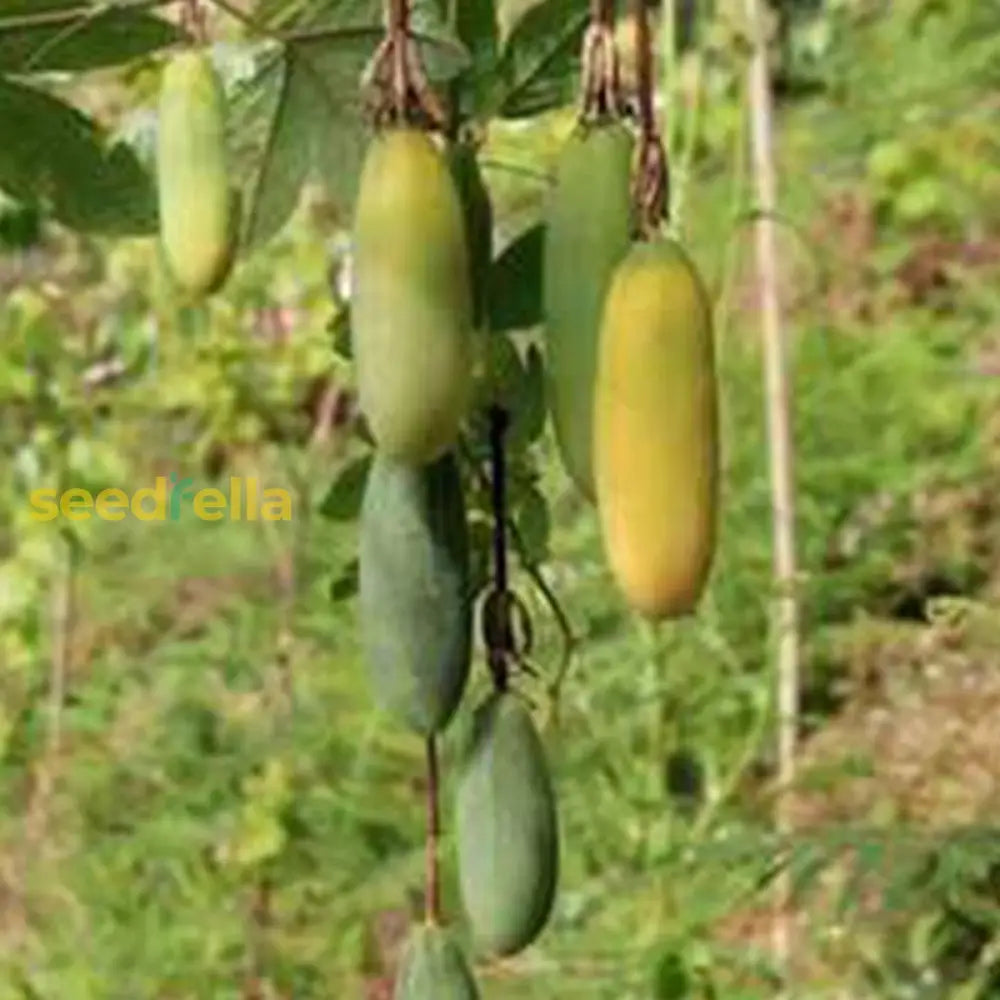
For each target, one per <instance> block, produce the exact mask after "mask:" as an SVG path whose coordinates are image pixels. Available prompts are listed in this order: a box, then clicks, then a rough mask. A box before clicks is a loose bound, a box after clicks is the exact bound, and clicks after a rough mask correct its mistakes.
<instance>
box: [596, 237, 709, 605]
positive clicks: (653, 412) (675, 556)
mask: <svg viewBox="0 0 1000 1000" xmlns="http://www.w3.org/2000/svg"><path fill="white" fill-rule="evenodd" d="M594 473H595V483H596V488H597V506H598V510H599V514H600V521H601V529H602V533H603V537H604V546H605V551H606V553H607V557H608V562H609V564H610V566H611V569H612V572H613V573H614V576H615V578H616V579H617V581H618V584H619V586H620V587H621V589H622V592H623V593H624V595H625V597H626V599H627V600H628V602H629V604H630V605H632V607H633V608H634V609H635V610H637V611H639V612H640V613H642V614H644V615H646V616H647V617H649V618H652V619H660V618H667V617H677V616H680V615H684V614H688V613H690V612H691V611H693V610H694V608H695V606H696V605H697V602H698V599H699V597H700V596H701V592H702V590H703V588H704V585H705V581H706V579H707V577H708V573H709V570H710V568H711V563H712V556H713V552H714V548H715V530H716V529H715V520H716V504H717V491H718V404H717V390H716V376H715V360H714V348H713V342H712V314H711V306H710V303H709V300H708V296H707V293H706V292H705V289H704V286H703V284H702V282H701V280H700V278H699V277H698V274H697V272H696V270H695V268H694V265H693V264H692V263H691V261H690V260H689V259H688V257H687V255H686V254H685V253H684V251H683V250H682V249H681V248H680V247H679V246H678V245H677V244H676V243H673V242H671V241H657V242H653V243H639V244H636V245H635V246H633V248H632V249H631V250H630V251H629V254H628V256H627V257H626V258H625V259H624V260H623V261H622V263H621V264H620V265H619V267H618V269H617V270H616V272H615V275H614V278H613V279H612V282H611V286H610V288H609V290H608V297H607V300H606V301H605V304H604V312H603V317H602V323H601V334H600V345H599V355H598V366H597V384H596V388H595V404H594Z"/></svg>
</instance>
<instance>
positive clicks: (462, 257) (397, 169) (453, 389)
mask: <svg viewBox="0 0 1000 1000" xmlns="http://www.w3.org/2000/svg"><path fill="white" fill-rule="evenodd" d="M353 281H354V288H353V295H352V302H351V322H352V332H353V345H354V357H355V362H356V365H357V379H358V400H359V403H360V407H361V410H362V412H363V413H364V415H365V417H366V418H367V421H368V424H369V426H370V428H371V431H372V435H373V437H374V438H375V441H376V442H377V444H378V447H379V449H380V450H381V451H383V452H384V453H385V454H387V455H391V456H392V457H394V458H398V459H400V460H402V461H408V462H413V463H420V462H429V461H431V460H433V459H434V458H436V457H438V456H439V455H440V454H442V453H443V452H444V451H446V450H447V449H448V448H450V447H451V446H452V445H453V444H454V442H455V440H456V438H457V436H458V430H459V426H460V425H461V422H462V419H463V417H464V416H465V412H466V409H467V407H468V404H469V399H470V396H471V388H472V339H471V328H472V293H471V289H470V287H469V257H468V247H467V245H466V234H465V220H464V216H463V213H462V206H461V203H460V201H459V196H458V192H457V191H456V189H455V183H454V181H453V179H452V176H451V173H450V171H449V169H448V164H447V163H446V161H445V158H444V157H443V156H442V155H441V154H440V153H439V152H438V150H437V147H436V146H435V145H434V143H433V142H432V141H431V139H430V138H429V137H428V136H427V135H425V134H424V133H423V132H420V131H418V130H416V129H411V128H402V127H399V128H389V129H387V130H385V131H383V132H381V133H379V134H377V135H376V136H375V138H374V139H373V140H372V143H371V145H370V146H369V149H368V152H367V154H366V158H365V162H364V165H363V167H362V171H361V181H360V188H359V193H358V200H357V207H356V212H355V220H354V268H353Z"/></svg>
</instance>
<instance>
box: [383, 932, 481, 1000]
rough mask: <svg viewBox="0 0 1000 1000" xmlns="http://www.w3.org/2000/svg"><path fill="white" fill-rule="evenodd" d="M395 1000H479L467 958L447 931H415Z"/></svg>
mask: <svg viewBox="0 0 1000 1000" xmlns="http://www.w3.org/2000/svg"><path fill="white" fill-rule="evenodd" d="M392 997H393V1000H479V990H478V989H477V987H476V981H475V980H474V979H473V978H472V972H471V971H470V970H469V966H468V963H467V962H466V960H465V955H464V954H462V949H461V948H460V947H459V946H458V945H457V944H456V943H455V941H454V940H453V939H452V938H451V936H450V935H449V934H448V932H447V931H445V930H444V929H443V928H441V927H437V926H435V925H433V924H425V925H423V926H421V927H417V928H414V930H413V933H412V934H411V935H410V940H409V941H408V942H407V944H406V949H405V951H404V952H403V959H402V961H401V962H400V965H399V971H398V972H397V974H396V986H395V989H394V990H393V994H392Z"/></svg>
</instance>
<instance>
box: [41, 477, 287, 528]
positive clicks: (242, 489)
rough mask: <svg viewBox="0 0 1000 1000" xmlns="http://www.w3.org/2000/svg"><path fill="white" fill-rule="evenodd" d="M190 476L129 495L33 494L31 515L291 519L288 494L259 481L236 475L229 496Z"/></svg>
mask: <svg viewBox="0 0 1000 1000" xmlns="http://www.w3.org/2000/svg"><path fill="white" fill-rule="evenodd" d="M194 486H195V484H194V480H193V479H192V478H191V477H190V476H185V477H184V478H183V479H178V478H177V475H176V474H171V476H170V478H169V479H168V478H167V477H166V476H157V477H156V479H155V481H154V483H153V485H152V486H146V487H143V488H142V489H138V490H136V491H135V492H134V493H132V494H131V495H130V494H129V493H127V492H126V491H125V490H121V489H106V490H101V492H100V493H98V494H97V495H96V496H94V495H93V494H92V493H91V492H90V491H89V490H83V489H69V490H64V491H63V492H62V493H59V492H58V491H57V490H34V491H33V492H32V493H31V496H30V497H29V503H30V507H31V517H32V518H33V519H34V520H36V521H55V520H56V519H57V518H60V517H62V518H65V519H66V520H67V521H89V520H90V519H91V518H92V517H96V518H98V519H99V520H101V521H124V520H125V518H126V517H133V518H135V519H136V520H137V521H179V520H180V517H181V512H182V511H183V510H185V509H186V508H187V507H188V506H190V507H191V510H192V511H193V513H194V516H195V517H196V518H198V520H200V521H223V520H226V521H290V520H291V519H292V498H291V495H290V494H289V492H288V490H285V489H280V488H276V487H266V488H261V486H260V484H259V482H258V481H257V480H256V479H243V478H241V477H238V476H234V477H232V478H231V479H230V480H229V491H228V493H226V492H223V491H222V490H220V489H216V488H215V487H207V488H204V489H198V490H196V489H195V488H194Z"/></svg>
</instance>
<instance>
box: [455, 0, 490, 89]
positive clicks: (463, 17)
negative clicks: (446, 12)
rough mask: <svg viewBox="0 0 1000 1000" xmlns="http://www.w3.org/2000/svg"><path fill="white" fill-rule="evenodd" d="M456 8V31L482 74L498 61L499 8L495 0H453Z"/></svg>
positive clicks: (475, 66)
mask: <svg viewBox="0 0 1000 1000" xmlns="http://www.w3.org/2000/svg"><path fill="white" fill-rule="evenodd" d="M453 2H454V4H455V7H456V8H457V9H456V17H455V33H456V34H457V36H458V38H459V39H460V41H461V42H462V44H463V45H464V46H465V48H466V49H467V50H468V52H469V55H470V57H471V58H472V63H473V67H474V69H475V72H476V73H477V74H481V73H482V72H483V69H484V68H486V67H492V66H493V64H494V63H495V62H496V57H497V44H498V41H499V38H498V34H499V33H498V30H497V9H496V3H495V0H453Z"/></svg>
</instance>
